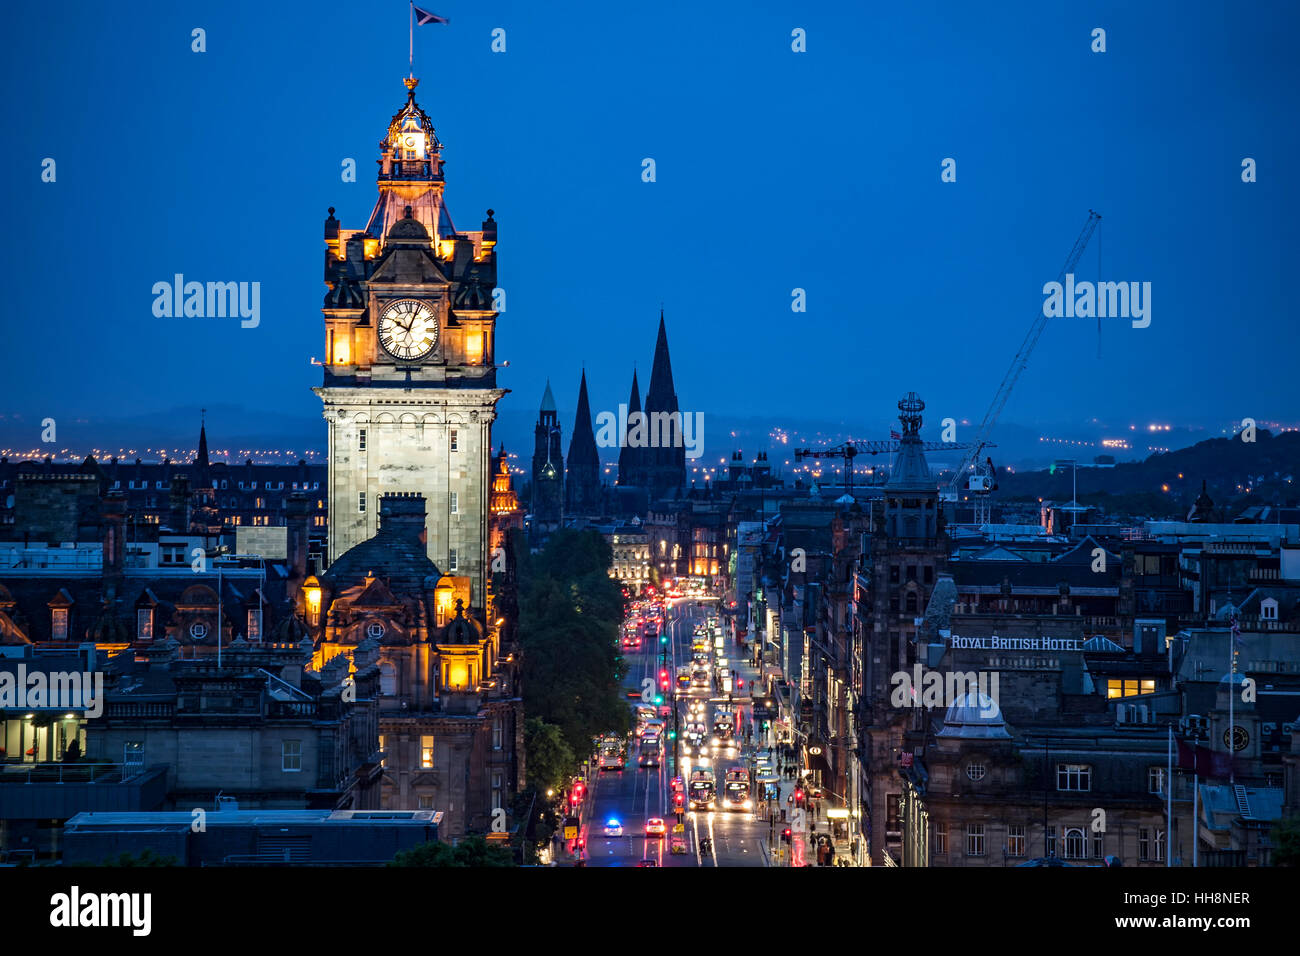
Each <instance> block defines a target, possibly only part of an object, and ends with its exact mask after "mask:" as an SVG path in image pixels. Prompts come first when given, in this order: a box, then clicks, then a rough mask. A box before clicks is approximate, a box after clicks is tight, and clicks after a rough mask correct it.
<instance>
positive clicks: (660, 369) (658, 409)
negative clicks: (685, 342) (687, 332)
mask: <svg viewBox="0 0 1300 956" xmlns="http://www.w3.org/2000/svg"><path fill="white" fill-rule="evenodd" d="M679 410H680V409H679V407H678V405H677V389H676V388H675V387H674V385H673V364H672V360H671V359H670V358H669V356H668V329H667V326H666V325H665V323H664V314H663V310H662V309H660V310H659V334H658V337H657V338H656V339H655V357H654V364H653V365H652V366H651V368H650V387H649V388H648V389H646V394H645V414H646V419H647V422H646V425H647V431H648V432H649V431H650V430H652V429H653V430H654V431H655V432H658V433H660V434H657V435H654V436H652V438H657V439H658V440H657V441H655V440H652V441H651V442H650V447H648V448H645V449H643V451H642V454H643V456H644V458H643V461H644V462H645V465H646V468H647V472H648V481H647V484H648V486H649V488H650V494H651V497H652V498H654V497H659V496H662V495H664V494H671V493H673V492H674V491H676V490H677V489H678V488H680V487H682V486H683V485H685V484H686V447H685V445H684V444H683V440H682V434H681V421H680V419H679V418H678V417H677V415H678V412H679ZM656 416H659V417H658V418H656ZM666 416H673V419H674V420H675V421H676V425H675V431H676V435H675V440H669V439H671V438H672V437H673V436H667V435H664V434H662V431H663V428H662V426H661V425H657V424H656V423H659V422H663V421H665V420H667V419H666ZM665 445H667V447H664V446H665Z"/></svg>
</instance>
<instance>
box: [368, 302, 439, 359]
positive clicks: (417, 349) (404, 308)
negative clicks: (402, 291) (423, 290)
mask: <svg viewBox="0 0 1300 956" xmlns="http://www.w3.org/2000/svg"><path fill="white" fill-rule="evenodd" d="M379 344H380V345H382V346H383V347H384V351H386V352H387V353H388V354H389V355H391V356H393V358H398V359H402V360H404V361H408V362H410V361H415V360H417V359H422V358H424V357H425V356H427V355H429V354H430V353H432V352H433V350H434V347H435V346H436V345H437V344H438V317H437V316H436V315H434V314H433V309H432V308H430V307H429V304H428V303H427V302H421V301H420V300H419V299H398V300H397V301H396V302H390V303H389V304H388V305H386V306H385V307H384V311H383V312H381V313H380V315H379Z"/></svg>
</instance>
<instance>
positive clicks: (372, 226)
mask: <svg viewBox="0 0 1300 956" xmlns="http://www.w3.org/2000/svg"><path fill="white" fill-rule="evenodd" d="M418 82H419V81H418V80H415V79H411V80H408V81H406V85H407V90H408V93H407V102H406V105H405V106H404V107H403V108H402V109H401V110H399V111H398V113H397V114H396V115H395V116H394V117H393V119H392V121H391V122H390V124H389V128H388V136H387V137H386V138H385V139H384V141H383V143H382V152H381V159H380V165H381V169H380V173H379V179H378V185H379V198H378V200H377V202H376V204H375V208H374V210H373V212H372V213H371V215H370V219H369V221H368V223H367V226H366V228H365V229H364V230H345V229H341V228H340V225H339V222H338V220H337V219H335V218H334V214H333V212H334V211H333V209H331V210H330V216H329V218H328V219H327V220H326V221H325V244H326V247H327V249H326V255H325V282H326V285H327V286H328V287H329V292H328V293H327V294H326V297H325V303H324V307H323V308H322V310H321V311H322V313H323V315H324V317H325V336H326V338H325V348H326V356H327V358H326V361H325V363H324V382H323V384H322V386H321V387H320V388H317V389H315V390H314V391H315V392H316V394H317V395H318V396H319V397H320V399H321V401H322V403H323V405H324V410H323V411H324V416H325V420H326V422H328V424H329V444H328V454H329V478H328V486H329V487H328V499H329V514H330V537H329V560H330V561H334V560H336V559H337V558H338V557H339V556H340V555H342V554H343V553H344V552H346V551H347V550H348V549H349V548H352V547H354V546H356V545H357V544H360V543H361V542H362V541H365V540H367V539H368V538H370V537H371V536H372V535H374V534H375V533H376V530H377V502H378V498H379V497H380V496H381V495H385V494H390V493H414V494H419V495H422V496H423V497H424V499H425V501H426V502H427V503H428V507H429V522H428V532H429V533H428V540H427V549H428V556H429V559H430V560H431V561H436V562H437V563H438V564H439V566H441V567H443V568H445V569H446V570H447V571H448V572H449V573H454V574H459V575H463V576H466V577H468V578H470V579H471V580H472V581H473V583H474V591H475V593H474V598H473V600H474V602H475V603H476V604H477V605H478V606H480V607H482V606H483V602H484V600H485V597H486V590H487V573H488V564H489V554H488V528H489V519H488V514H489V499H490V495H491V474H492V469H491V457H492V437H491V427H492V421H493V420H494V419H495V417H496V404H497V402H498V401H500V399H501V397H502V396H503V395H505V391H504V390H502V389H498V388H496V364H495V354H494V352H495V350H494V335H495V330H496V317H497V312H496V309H495V307H494V299H493V289H494V288H495V286H496V255H495V246H496V222H495V220H493V219H492V213H491V210H489V211H488V217H487V219H486V220H485V221H484V222H483V227H482V229H480V230H476V231H472V232H467V231H463V230H460V231H458V230H457V229H456V228H455V227H454V226H453V225H452V222H451V217H450V214H449V213H448V211H447V209H446V206H445V203H444V201H443V190H444V187H445V180H444V178H443V172H442V165H443V164H442V158H441V149H442V144H441V143H440V142H439V141H438V138H437V135H436V133H435V132H434V128H433V124H432V122H431V121H430V120H429V117H428V116H427V115H426V114H425V112H424V111H423V110H422V109H420V107H419V105H418V104H417V103H416V102H415V87H416V86H417V85H418Z"/></svg>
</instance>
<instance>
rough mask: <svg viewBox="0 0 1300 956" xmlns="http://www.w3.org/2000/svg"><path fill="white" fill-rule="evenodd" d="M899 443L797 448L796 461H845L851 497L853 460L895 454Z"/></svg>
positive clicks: (951, 446)
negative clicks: (831, 459)
mask: <svg viewBox="0 0 1300 956" xmlns="http://www.w3.org/2000/svg"><path fill="white" fill-rule="evenodd" d="M899 444H900V443H899V441H898V440H897V439H893V440H890V441H859V442H852V441H846V442H844V443H843V444H840V445H833V446H832V447H830V448H796V449H795V452H794V457H795V461H803V460H804V459H805V458H813V459H817V460H820V459H822V458H842V459H844V486H845V489H846V491H847V492H848V494H849V495H852V494H853V459H854V458H856V457H858V455H881V454H893V453H894V452H896V451H898V446H899ZM971 447H973V446H971V445H968V444H964V443H962V444H958V443H956V442H950V441H924V442H921V448H922V449H924V450H925V451H962V450H965V449H967V448H971Z"/></svg>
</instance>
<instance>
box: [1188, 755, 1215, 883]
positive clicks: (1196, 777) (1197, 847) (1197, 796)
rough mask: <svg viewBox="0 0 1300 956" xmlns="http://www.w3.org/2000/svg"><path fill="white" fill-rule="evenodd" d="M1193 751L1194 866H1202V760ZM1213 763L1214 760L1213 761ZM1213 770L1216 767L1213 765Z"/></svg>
mask: <svg viewBox="0 0 1300 956" xmlns="http://www.w3.org/2000/svg"><path fill="white" fill-rule="evenodd" d="M1200 756H1201V755H1200V754H1199V753H1197V752H1196V750H1193V751H1192V867H1193V868H1195V867H1198V866H1200V857H1201V819H1200V818H1201V761H1200ZM1211 763H1213V761H1211ZM1210 769H1211V770H1213V769H1214V768H1213V767H1211V768H1210Z"/></svg>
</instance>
